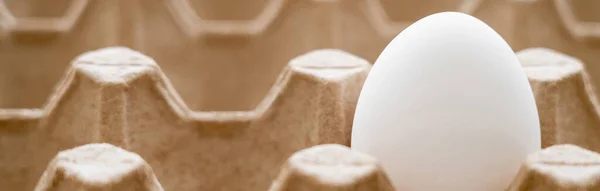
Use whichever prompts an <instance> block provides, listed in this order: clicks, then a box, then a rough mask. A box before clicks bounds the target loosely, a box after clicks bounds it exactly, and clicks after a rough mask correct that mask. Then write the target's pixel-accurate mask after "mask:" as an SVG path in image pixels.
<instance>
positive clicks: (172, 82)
mask: <svg viewBox="0 0 600 191" xmlns="http://www.w3.org/2000/svg"><path fill="white" fill-rule="evenodd" d="M415 7H417V8H415ZM598 10H600V7H598V3H597V2H596V1H593V0H589V1H586V0H576V1H568V0H506V1H496V0H462V1H461V0H451V1H450V0H449V1H444V2H443V3H440V2H439V1H436V0H422V1H410V0H247V1H233V0H189V1H188V0H129V1H119V0H102V1H100V0H60V1H52V3H49V1H47V0H0V92H1V93H0V151H2V153H3V154H2V155H0V188H6V189H8V190H32V189H33V188H34V186H35V185H36V183H37V180H39V178H40V176H41V174H42V172H43V171H44V169H46V168H47V165H48V163H49V162H50V161H51V159H52V157H54V156H55V155H56V154H57V152H59V151H61V150H65V149H70V148H74V147H77V146H81V145H85V144H89V143H95V142H107V143H110V144H113V145H115V146H119V147H122V148H124V149H127V150H129V151H131V152H135V153H138V154H139V155H140V156H142V157H143V158H144V159H145V160H146V161H147V162H148V164H149V165H151V166H152V167H153V168H154V172H155V173H156V176H157V178H158V179H159V180H160V181H161V183H162V186H163V187H164V188H165V189H166V190H266V189H268V187H269V185H270V184H271V180H273V179H275V178H276V177H277V173H278V172H280V171H279V167H280V165H281V164H286V163H285V160H286V159H287V158H288V157H289V156H291V155H292V153H294V152H296V151H298V150H301V149H304V148H308V147H311V146H314V145H318V144H324V143H339V144H344V145H348V144H349V137H350V132H351V122H352V117H353V111H354V105H355V102H356V99H357V96H358V93H359V91H360V89H361V86H362V82H363V81H364V78H365V76H366V74H367V72H368V70H369V67H370V65H369V61H370V62H373V61H375V59H376V58H377V56H378V55H379V53H380V52H381V50H382V49H383V48H384V47H385V45H387V43H388V42H389V41H390V40H391V39H392V38H393V37H394V36H395V34H397V33H398V32H400V31H401V30H402V29H403V28H404V27H406V26H408V25H409V24H410V23H412V22H414V21H415V20H416V19H418V18H421V17H423V16H426V15H428V14H431V13H434V12H439V11H462V12H466V13H469V14H472V15H474V16H476V17H478V18H480V19H482V20H483V21H485V22H486V23H488V24H489V25H490V26H491V27H493V28H494V29H495V30H496V31H498V33H499V34H500V35H501V36H502V37H503V38H505V39H506V40H507V41H508V43H509V44H510V45H511V46H512V47H513V49H514V50H515V51H520V50H524V51H522V52H519V59H521V61H522V63H523V65H524V67H525V69H526V70H527V72H528V76H529V78H530V82H531V84H532V88H533V90H534V93H535V96H536V100H537V102H538V109H539V111H540V119H541V123H542V135H543V137H542V139H543V145H544V146H545V147H548V146H551V145H556V144H566V143H570V144H575V145H578V146H580V147H583V148H586V149H589V150H593V151H597V152H599V151H600V139H598V138H597V137H599V136H600V132H598V131H600V130H598V128H597V126H598V123H599V121H598V120H599V119H598V116H599V114H598V111H597V110H598V104H597V101H598V100H597V98H596V96H595V95H597V94H598V90H597V89H596V88H594V87H593V84H600V67H599V66H600V65H598V62H600V46H598V45H599V44H598V41H599V39H600V34H599V33H600V32H599V31H600V29H599V28H600V27H598V23H599V21H600V15H598V14H597V13H599V12H600V11H598ZM111 46H124V47H130V48H132V49H135V50H138V51H140V52H136V51H132V50H130V49H127V48H122V47H113V48H107V49H100V48H104V47H111ZM531 47H547V48H550V49H553V50H556V52H554V51H552V50H548V49H529V50H525V49H527V48H531ZM327 48H335V49H341V50H344V51H347V52H349V53H350V54H348V53H346V52H343V51H339V50H334V49H327ZM98 49H100V50H98ZM94 50H97V51H94ZM313 50H317V51H313ZM88 51H94V52H90V53H85V52H88ZM559 52H561V53H559ZM84 53H85V54H84ZM562 53H564V54H562ZM82 54H83V55H82ZM352 54H354V55H356V56H354V55H352ZM80 55H81V56H80ZM567 55H569V56H567ZM570 56H573V57H575V58H577V59H575V58H572V57H570ZM360 57H362V58H365V60H363V59H361V58H360ZM74 58H75V59H74ZM73 59H74V60H73ZM155 61H156V62H155ZM69 63H72V64H70V65H69ZM156 63H158V64H160V67H159V65H158V64H156ZM333 150H340V149H333ZM341 150H343V149H341ZM340 152H341V151H340ZM341 153H346V151H344V152H341ZM288 163H290V162H289V161H288ZM292 163H293V162H292ZM293 165H297V163H293V164H292V166H293ZM288 170H289V169H288ZM284 171H285V170H284ZM290 172H291V173H297V172H299V171H293V170H290ZM281 176H282V175H280V177H281ZM299 181H300V182H304V183H302V184H305V183H306V184H313V183H311V182H307V181H306V180H299ZM231 182H235V183H234V184H230V183H231ZM352 184H354V183H352ZM356 184H359V183H356ZM361 184H362V183H361ZM322 186H323V187H322V188H330V187H328V186H331V185H327V184H326V183H323V184H322ZM298 188H299V187H298ZM382 189H384V190H385V189H387V188H382Z"/></svg>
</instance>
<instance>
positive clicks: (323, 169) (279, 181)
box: [269, 144, 394, 191]
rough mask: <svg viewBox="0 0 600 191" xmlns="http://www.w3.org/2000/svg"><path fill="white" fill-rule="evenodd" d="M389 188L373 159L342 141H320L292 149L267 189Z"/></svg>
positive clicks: (381, 190)
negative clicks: (293, 152)
mask: <svg viewBox="0 0 600 191" xmlns="http://www.w3.org/2000/svg"><path fill="white" fill-rule="evenodd" d="M309 190H310V191H313V190H314V191H320V190H323V191H326V190H339V191H346V190H347V191H393V190H394V189H393V186H392V184H391V183H390V181H389V180H388V178H387V176H386V174H385V172H384V171H383V169H382V168H381V167H380V166H379V163H378V162H377V160H376V159H375V158H373V157H371V156H368V155H366V154H363V153H360V152H357V151H354V150H350V149H349V148H347V147H345V146H343V145H337V144H323V145H317V146H314V147H311V148H308V149H304V150H301V151H298V152H296V153H295V154H294V155H292V156H291V157H290V158H289V159H288V161H287V162H286V163H285V164H284V165H283V167H282V169H281V172H280V173H279V176H278V177H277V178H276V179H275V180H274V182H273V184H272V185H271V188H270V189H269V191H309Z"/></svg>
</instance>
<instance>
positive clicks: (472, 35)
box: [351, 12, 541, 191]
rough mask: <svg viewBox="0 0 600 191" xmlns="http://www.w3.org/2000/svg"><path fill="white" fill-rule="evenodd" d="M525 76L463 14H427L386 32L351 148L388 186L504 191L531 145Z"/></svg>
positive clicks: (535, 136) (536, 143)
mask: <svg viewBox="0 0 600 191" xmlns="http://www.w3.org/2000/svg"><path fill="white" fill-rule="evenodd" d="M540 140H541V138H540V123H539V117H538V112H537V108H536V105H535V99H534V96H533V93H532V89H531V86H530V85H529V82H528V80H527V77H526V74H525V72H524V70H523V68H522V67H521V65H520V63H519V61H518V59H517V57H516V56H515V53H514V52H513V51H512V49H511V48H510V46H509V45H508V44H507V43H506V41H504V39H502V37H500V35H498V34H497V33H496V32H495V31H494V30H493V29H492V28H490V27H489V26H488V25H487V24H485V23H483V22H482V21H480V20H479V19H477V18H474V17H472V16H469V15H466V14H463V13H456V12H443V13H436V14H433V15H430V16H427V17H425V18H423V19H421V20H419V21H417V22H415V23H414V24H412V25H411V26H409V27H408V28H406V29H405V30H404V31H402V32H401V33H400V34H398V36H396V37H395V38H394V39H393V40H392V41H391V42H390V43H389V44H388V46H387V47H386V48H385V49H384V50H383V52H382V53H381V55H380V56H379V58H378V59H377V61H376V62H375V64H374V66H373V68H372V70H371V72H370V73H369V75H368V77H367V80H366V81H365V84H364V86H363V89H362V92H361V94H360V97H359V100H358V103H357V108H356V113H355V118H354V125H353V130H352V143H351V147H352V149H356V150H358V151H361V152H364V153H367V154H370V155H372V156H374V157H376V158H377V159H378V160H380V162H381V164H382V166H383V168H384V170H385V171H386V172H387V174H388V175H389V177H390V179H391V180H392V182H393V184H394V186H395V187H396V189H397V190H403V191H433V190H451V191H483V190H485V191H501V190H505V189H506V188H507V187H508V186H509V184H510V182H511V180H512V179H513V178H514V176H515V175H516V174H517V171H518V170H519V166H520V165H521V163H522V162H523V161H525V159H526V157H527V155H528V154H530V153H533V152H536V151H538V150H540V148H541V141H540Z"/></svg>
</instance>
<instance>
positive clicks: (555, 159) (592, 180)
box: [508, 144, 600, 191]
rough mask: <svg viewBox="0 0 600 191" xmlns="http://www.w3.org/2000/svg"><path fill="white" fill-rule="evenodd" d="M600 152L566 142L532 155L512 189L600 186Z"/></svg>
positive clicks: (535, 190) (532, 190)
mask: <svg viewBox="0 0 600 191" xmlns="http://www.w3.org/2000/svg"><path fill="white" fill-rule="evenodd" d="M599 176H600V155H599V154H598V153H596V152H592V151H589V150H586V149H583V148H581V147H578V146H575V145H570V144H565V145H555V146H551V147H548V148H546V149H544V150H542V151H540V152H538V153H535V154H532V155H530V156H529V158H528V159H527V161H526V162H524V163H523V166H522V167H521V169H520V171H519V174H518V175H517V177H516V178H515V180H514V182H513V183H512V184H511V186H510V188H509V189H508V191H542V190H543V191H553V190H561V191H562V190H564V191H571V190H573V191H575V190H600V182H599V179H598V177H599Z"/></svg>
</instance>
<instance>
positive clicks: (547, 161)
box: [0, 47, 600, 190]
mask: <svg viewBox="0 0 600 191" xmlns="http://www.w3.org/2000/svg"><path fill="white" fill-rule="evenodd" d="M518 57H519V59H520V60H521V62H522V64H523V66H524V68H525V70H526V71H527V74H528V76H529V79H530V81H531V84H532V87H533V89H534V94H535V96H536V101H537V104H538V107H539V111H540V119H541V124H542V125H541V128H542V139H543V145H544V146H551V145H558V146H552V147H549V148H547V149H546V150H544V151H541V152H540V153H536V154H533V155H532V158H531V159H529V160H530V161H527V162H526V163H525V164H524V167H523V169H522V172H521V174H520V175H519V176H518V177H519V178H521V179H522V180H521V179H519V180H516V181H517V182H518V181H521V182H519V183H515V185H513V186H512V187H511V188H514V189H517V190H535V186H539V187H540V188H546V187H548V186H552V188H556V189H559V188H560V189H562V188H571V187H573V186H579V187H581V188H588V187H586V186H590V185H596V184H595V182H594V184H591V183H590V181H592V180H594V179H593V177H592V176H594V175H595V174H594V173H590V172H596V171H595V169H596V168H594V167H593V165H594V164H595V163H594V161H596V160H600V155H598V154H597V153H595V152H592V151H588V150H586V149H589V150H593V151H598V149H599V148H600V145H598V139H597V136H598V135H597V129H596V128H594V127H597V123H598V120H599V118H598V116H599V115H598V114H597V111H596V109H597V108H599V107H598V105H597V102H596V101H595V100H596V98H595V93H594V87H593V86H592V84H591V83H590V81H589V79H588V78H587V73H586V72H585V70H584V67H583V64H581V62H580V61H578V60H577V59H575V58H572V57H569V56H566V55H564V54H560V53H558V52H555V51H553V50H550V49H544V48H536V49H528V50H524V51H521V52H519V53H518ZM370 66H371V65H370V64H369V62H368V61H366V60H364V59H361V58H359V57H357V56H354V55H351V54H349V53H346V52H343V51H339V50H316V51H312V52H309V53H307V54H305V55H302V56H299V57H297V58H295V59H293V60H291V61H290V62H289V64H288V66H287V67H286V68H285V69H284V72H283V73H282V74H281V75H280V77H279V78H278V80H277V83H276V85H274V86H273V88H272V89H271V91H270V93H269V94H268V95H267V96H266V97H265V99H264V101H263V102H262V103H261V104H260V105H259V106H258V107H257V109H255V110H252V111H231V112H227V111H223V112H199V111H193V110H191V109H190V108H189V107H187V105H186V104H185V103H184V102H183V101H182V100H181V99H180V97H179V96H178V94H177V91H175V90H174V89H173V87H172V86H171V84H170V82H169V80H168V78H166V77H165V75H164V73H163V72H162V71H161V69H160V67H159V66H158V65H157V64H156V63H155V62H154V61H153V60H152V59H151V58H149V57H147V56H145V55H143V54H141V53H139V52H136V51H133V50H131V49H128V48H123V47H112V48H105V49H100V50H97V51H93V52H89V53H85V54H82V55H81V56H79V57H77V58H76V59H74V61H73V62H72V64H71V67H70V69H68V70H67V72H66V74H65V75H64V76H63V79H62V80H61V82H60V83H59V84H58V85H57V87H56V89H55V93H54V94H53V95H52V96H51V97H50V99H49V101H48V103H47V104H46V105H45V107H43V108H42V109H1V110H0V120H1V123H0V129H2V133H0V136H1V139H0V140H2V142H1V144H0V147H1V149H2V151H3V156H4V157H2V158H0V159H1V160H2V161H0V172H1V173H0V175H1V177H2V179H0V186H2V187H3V188H7V189H8V190H32V189H33V188H35V189H36V190H70V189H75V188H77V189H80V188H81V189H84V188H85V189H92V188H94V189H100V188H102V189H116V190H128V189H132V188H134V187H135V188H139V189H141V190H143V189H146V190H160V189H162V188H164V189H166V190H268V189H270V190H318V189H322V190H335V189H341V190H357V189H358V190H361V189H362V190H392V188H391V187H390V184H389V180H388V178H387V177H386V176H385V172H383V171H382V170H381V168H380V167H379V165H378V164H377V161H376V159H374V158H372V157H369V156H367V155H365V154H362V153H358V152H356V151H352V150H350V149H348V148H347V147H345V146H343V145H346V146H347V145H349V138H350V132H351V125H352V118H353V111H354V109H355V105H356V100H357V97H358V94H359V92H360V89H361V86H362V83H363V82H364V79H365V77H366V75H367V74H368V72H369V70H370ZM94 143H106V144H94ZM330 143H335V144H336V145H332V144H330ZM570 144H573V145H570ZM82 145H83V146H82ZM112 145H115V146H112ZM574 145H578V146H574ZM78 146H79V147H78ZM74 147H76V148H74ZM118 147H121V148H124V149H127V150H129V151H131V152H135V153H137V154H133V153H130V152H129V151H124V150H122V149H120V148H118ZM69 148H74V149H71V150H67V151H63V152H60V153H59V151H61V150H65V149H69ZM306 148H308V149H306ZM583 148H586V149H583ZM302 149H306V150H302ZM295 152H296V153H295ZM57 153H59V154H58V155H56V154H57ZM294 153H295V154H294ZM138 154H139V155H138ZM54 155H56V157H55V158H54V159H52V157H54ZM140 156H141V157H140ZM289 156H291V157H290V158H289V159H287V158H288V157H289ZM142 157H143V159H142ZM144 159H145V160H144ZM286 159H287V162H286ZM145 161H147V162H145ZM582 165H583V166H590V167H589V168H581V166H582ZM150 166H151V167H152V168H150ZM281 167H283V168H281ZM280 168H281V170H280ZM151 169H153V170H151ZM548 169H550V171H548ZM44 170H45V172H44V173H42V172H43V171H44ZM278 173H279V175H278ZM42 174H43V175H42ZM155 174H156V175H155ZM583 175H587V176H583ZM538 176H539V178H538ZM39 177H41V178H39ZM532 177H533V178H532ZM38 180H39V183H38V182H37V181H38ZM158 180H160V183H158ZM273 180H275V181H273ZM542 180H544V181H542ZM550 180H551V181H550ZM536 181H539V182H536ZM36 185H37V187H34V186H36ZM532 185H533V186H532Z"/></svg>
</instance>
